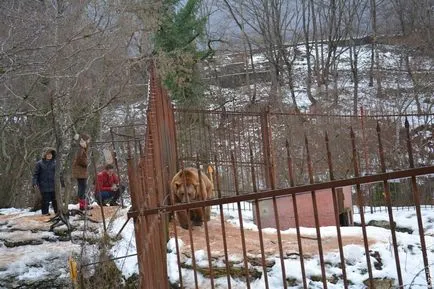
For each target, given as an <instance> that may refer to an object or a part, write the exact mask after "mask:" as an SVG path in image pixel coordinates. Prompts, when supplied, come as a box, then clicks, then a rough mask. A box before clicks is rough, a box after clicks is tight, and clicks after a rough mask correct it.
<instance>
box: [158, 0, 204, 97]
mask: <svg viewBox="0 0 434 289" xmlns="http://www.w3.org/2000/svg"><path fill="white" fill-rule="evenodd" d="M200 5H201V0H187V1H186V2H185V4H184V5H182V3H181V1H180V0H165V1H164V5H163V11H162V14H161V21H160V25H159V29H158V31H157V32H156V34H155V39H154V42H155V51H156V53H157V55H158V67H159V73H160V74H161V77H162V79H163V82H164V85H165V86H166V88H167V89H168V90H169V92H170V95H171V97H172V99H173V100H174V101H176V102H178V103H179V104H183V105H188V104H192V103H197V102H199V101H200V98H201V96H202V92H203V88H202V85H201V80H200V75H199V71H198V65H197V64H198V62H200V61H201V60H203V59H205V58H207V57H209V56H210V55H211V54H212V51H211V49H201V48H200V47H201V46H202V47H203V45H201V44H203V43H204V40H205V25H206V22H207V20H208V17H206V16H202V17H200V16H198V14H199V8H200Z"/></svg>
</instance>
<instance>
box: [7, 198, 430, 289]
mask: <svg viewBox="0 0 434 289" xmlns="http://www.w3.org/2000/svg"><path fill="white" fill-rule="evenodd" d="M242 207H244V208H246V207H247V208H248V204H247V205H242ZM233 208H234V207H233V205H227V206H225V210H224V215H225V219H226V220H227V221H228V222H230V223H232V224H234V225H235V226H238V225H239V219H238V212H237V211H236V210H234V209H233ZM126 212H127V210H125V211H124V212H123V214H124V215H123V216H121V217H119V218H117V219H116V220H114V222H113V223H112V224H111V225H110V227H109V231H110V234H111V235H112V236H115V235H116V234H117V233H118V232H119V230H120V229H121V227H122V226H123V225H124V224H125V222H126V220H127V218H126ZM0 214H1V215H11V217H12V216H18V215H26V216H32V215H39V213H31V212H29V211H28V210H20V209H0ZM217 214H219V210H218V207H214V208H213V217H214V218H215V217H217ZM242 215H243V225H244V227H245V228H248V229H249V230H257V227H256V225H254V224H253V216H252V212H251V211H249V210H243V213H242ZM393 216H394V220H395V222H396V224H397V227H400V228H409V229H412V230H413V233H412V234H409V233H402V232H397V233H396V234H397V239H398V243H399V257H400V262H401V269H402V272H403V279H404V284H405V285H406V287H405V288H410V285H412V286H413V287H411V288H426V282H425V277H424V274H423V272H422V270H423V261H422V255H421V250H420V240H419V234H418V227H417V218H416V213H415V210H414V209H413V208H410V209H407V208H406V209H404V210H402V209H400V210H394V211H393ZM422 216H423V223H424V227H425V228H426V231H425V238H426V245H427V249H428V250H427V251H428V259H429V263H430V264H433V262H434V254H433V253H432V251H434V238H433V236H432V233H433V228H432V227H433V226H432V224H433V221H434V211H433V210H432V209H429V208H423V209H422ZM354 220H355V222H360V215H358V214H355V215H354ZM365 220H366V222H369V221H371V220H388V214H387V212H386V210H385V208H382V211H379V210H378V209H377V211H376V212H374V213H373V214H371V213H370V210H367V212H366V213H365ZM0 225H1V223H0ZM264 231H266V232H274V231H275V229H271V228H267V229H264ZM341 231H342V236H362V229H361V227H342V228H341ZM21 233H22V234H20V233H17V234H15V235H13V234H12V235H9V236H8V238H11V239H21V238H23V236H24V237H25V236H26V234H32V233H29V232H21ZM301 233H302V235H303V236H313V237H314V236H316V230H315V229H314V228H301ZM38 234H40V239H44V238H47V234H49V233H48V232H46V231H43V232H40V233H38ZM282 234H295V229H289V230H286V231H282ZM367 234H368V238H369V239H370V240H375V242H374V243H373V244H372V245H370V247H369V249H370V250H371V252H378V253H379V256H381V263H382V267H381V269H376V268H375V264H376V260H375V258H372V257H371V259H370V260H371V265H372V268H373V275H374V277H375V278H388V279H394V280H396V279H397V275H396V265H395V261H394V257H393V248H392V242H391V235H390V231H389V230H387V229H383V228H379V227H373V226H368V227H367ZM120 235H121V238H120V240H119V241H118V242H117V243H116V244H115V246H114V247H113V248H112V250H111V252H112V255H113V257H115V258H116V257H122V256H126V255H133V256H131V257H128V258H120V259H117V260H116V264H117V266H118V268H119V269H120V270H121V271H122V272H123V275H124V276H125V277H126V278H128V277H129V276H131V275H132V274H134V273H138V266H137V257H136V256H134V254H135V253H136V247H135V236H134V227H133V222H132V221H131V220H130V221H128V222H127V223H126V226H125V228H124V229H123V230H122V232H121V234H120ZM321 235H322V237H323V238H326V237H330V236H335V235H336V228H335V227H323V228H321ZM15 241H17V240H15ZM179 244H180V246H181V247H182V246H183V242H182V240H180V241H179ZM79 251H80V245H79V244H73V243H71V242H48V241H45V242H43V243H42V244H39V245H26V246H18V247H15V248H7V247H6V246H4V245H3V244H1V246H0V279H2V277H4V276H6V275H8V274H12V272H14V274H18V275H19V278H21V279H26V278H27V279H40V278H43V277H44V276H45V275H46V274H47V272H50V271H52V270H53V268H52V266H53V265H51V267H50V262H44V260H45V261H46V260H47V259H48V260H54V259H59V258H63V259H66V258H67V257H69V256H71V255H74V254H77V253H78V252H79ZM175 252H176V250H175V249H174V240H173V239H172V240H170V241H169V242H168V255H167V256H168V264H167V267H168V272H169V280H170V281H171V282H172V283H176V282H177V281H178V278H179V274H178V265H177V258H176V254H175ZM344 255H345V259H346V270H347V271H346V272H347V278H348V280H350V281H351V285H350V288H365V285H363V281H365V280H366V279H367V278H368V272H367V271H366V269H365V268H366V257H365V252H364V248H363V246H361V245H354V244H352V245H347V246H345V247H344ZM195 257H196V261H197V263H198V264H199V266H204V267H206V266H207V265H208V261H207V260H208V259H207V255H206V252H204V251H203V250H198V251H197V252H196V253H195ZM237 258H238V259H239V257H237ZM230 259H231V260H232V261H234V262H235V261H238V262H239V261H240V260H236V257H235V256H230ZM324 259H325V262H326V264H327V265H326V274H327V276H332V275H336V276H339V275H341V270H340V269H339V268H338V264H339V263H340V256H339V252H327V253H325V255H324ZM274 261H275V265H274V266H273V267H272V268H271V269H270V270H269V272H267V277H268V282H269V284H270V288H273V289H277V288H283V286H282V274H281V267H280V266H281V265H280V260H279V259H277V258H276V259H275V260H274ZM187 262H188V261H187ZM190 262H191V260H190ZM41 264H43V266H42V265H41ZM52 264H54V263H52ZM56 264H57V265H56V266H59V264H58V263H56ZM64 265H65V266H64V267H63V268H61V269H60V271H59V272H60V273H59V274H63V275H64V276H67V275H68V274H69V272H68V267H67V266H66V263H65V264H64ZM214 265H216V266H220V267H224V264H223V262H222V261H221V260H215V261H214ZM284 265H285V273H286V277H287V278H289V279H294V280H297V282H299V284H301V282H302V280H301V267H300V262H299V259H298V258H295V259H291V258H288V259H285V261H284ZM305 268H306V275H307V278H308V283H310V286H313V287H312V288H321V287H322V284H321V282H317V281H313V280H312V277H314V276H316V277H318V276H321V271H320V266H319V258H318V257H317V256H312V258H310V259H306V260H305ZM56 269H57V270H59V268H56ZM256 269H257V270H259V271H261V272H262V267H257V268H256ZM430 269H431V272H434V266H432V265H431V268H430ZM182 274H183V283H184V286H185V288H194V287H195V282H194V275H193V271H192V270H188V269H185V268H182ZM198 282H199V287H201V288H207V286H209V279H207V278H204V277H203V276H202V275H201V274H200V273H198ZM341 282H342V281H339V282H338V283H337V284H332V283H329V284H328V285H329V288H342V283H341ZM215 284H216V288H226V287H227V279H226V277H224V278H218V279H216V280H215ZM231 286H232V288H246V284H245V280H244V279H237V278H235V279H234V278H231ZM251 287H252V288H265V285H264V277H263V276H262V278H260V279H257V280H254V281H252V283H251Z"/></svg>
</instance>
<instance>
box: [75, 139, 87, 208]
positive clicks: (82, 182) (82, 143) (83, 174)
mask: <svg viewBox="0 0 434 289" xmlns="http://www.w3.org/2000/svg"><path fill="white" fill-rule="evenodd" d="M75 139H76V140H78V141H79V149H78V152H77V154H76V155H75V158H74V161H73V162H72V177H73V178H74V179H77V187H78V188H77V195H78V202H79V204H80V210H85V209H90V207H88V203H87V200H86V189H87V178H88V176H89V174H88V171H87V166H88V164H89V160H88V156H87V153H88V150H89V143H90V136H89V135H87V134H85V133H83V134H81V135H76V136H75Z"/></svg>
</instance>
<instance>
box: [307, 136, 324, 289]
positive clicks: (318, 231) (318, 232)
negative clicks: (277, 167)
mask: <svg viewBox="0 0 434 289" xmlns="http://www.w3.org/2000/svg"><path fill="white" fill-rule="evenodd" d="M304 143H305V147H306V156H307V170H308V173H309V182H310V184H313V183H314V180H313V168H312V159H311V156H310V152H309V141H308V140H307V136H306V135H305V136H304ZM311 196H312V205H313V216H314V218H315V227H316V236H317V239H318V253H319V261H320V264H321V276H322V283H323V288H325V289H327V276H326V272H325V263H324V254H323V249H322V241H321V228H320V225H319V216H318V206H317V203H316V192H315V191H311Z"/></svg>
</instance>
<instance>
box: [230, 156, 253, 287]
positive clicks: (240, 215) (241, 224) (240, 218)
mask: <svg viewBox="0 0 434 289" xmlns="http://www.w3.org/2000/svg"><path fill="white" fill-rule="evenodd" d="M231 162H232V169H233V173H234V185H235V193H236V195H237V196H238V195H239V194H240V193H239V189H238V177H237V167H236V164H235V157H234V153H233V152H231ZM237 207H238V218H239V220H240V232H241V243H242V246H243V260H244V274H245V275H246V285H247V288H248V289H250V280H249V279H250V278H249V277H250V274H249V266H248V263H247V250H246V239H245V237H244V226H243V214H242V212H241V204H240V202H237Z"/></svg>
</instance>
